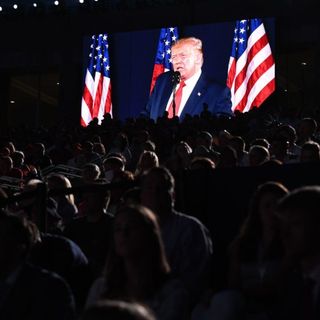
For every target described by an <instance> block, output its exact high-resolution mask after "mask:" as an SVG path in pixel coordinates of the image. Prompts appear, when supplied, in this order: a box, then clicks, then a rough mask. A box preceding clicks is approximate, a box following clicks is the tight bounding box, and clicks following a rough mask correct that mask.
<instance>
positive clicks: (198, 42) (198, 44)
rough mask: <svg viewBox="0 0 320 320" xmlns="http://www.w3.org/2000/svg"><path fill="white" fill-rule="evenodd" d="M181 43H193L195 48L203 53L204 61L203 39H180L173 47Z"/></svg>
mask: <svg viewBox="0 0 320 320" xmlns="http://www.w3.org/2000/svg"><path fill="white" fill-rule="evenodd" d="M181 45H191V46H192V47H193V48H194V49H195V50H197V51H198V52H199V53H200V54H201V60H202V61H201V62H202V63H203V51H202V41H201V40H200V39H198V38H196V37H188V38H181V39H178V40H177V41H176V42H175V43H174V44H173V45H172V48H174V47H176V46H181Z"/></svg>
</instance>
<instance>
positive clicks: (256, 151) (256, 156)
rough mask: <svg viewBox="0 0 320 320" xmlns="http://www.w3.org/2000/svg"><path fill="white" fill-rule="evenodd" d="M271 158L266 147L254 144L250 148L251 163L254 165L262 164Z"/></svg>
mask: <svg viewBox="0 0 320 320" xmlns="http://www.w3.org/2000/svg"><path fill="white" fill-rule="evenodd" d="M268 160H270V153H269V150H268V149H267V148H266V147H263V146H260V145H253V146H252V147H251V148H250V150H249V164H250V166H252V167H256V166H260V165H261V164H263V163H264V162H266V161H268Z"/></svg>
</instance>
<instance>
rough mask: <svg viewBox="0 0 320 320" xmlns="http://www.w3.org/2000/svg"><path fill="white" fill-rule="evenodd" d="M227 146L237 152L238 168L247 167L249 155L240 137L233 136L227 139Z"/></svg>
mask: <svg viewBox="0 0 320 320" xmlns="http://www.w3.org/2000/svg"><path fill="white" fill-rule="evenodd" d="M228 145H229V146H231V147H232V148H233V149H234V150H235V151H236V152H237V159H238V160H237V162H238V166H239V167H247V166H249V153H248V151H246V143H245V141H244V139H243V138H242V137H241V136H233V137H231V138H230V139H229V142H228Z"/></svg>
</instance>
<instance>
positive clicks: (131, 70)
mask: <svg viewBox="0 0 320 320" xmlns="http://www.w3.org/2000/svg"><path fill="white" fill-rule="evenodd" d="M263 22H264V25H265V29H266V32H267V35H268V38H269V42H270V45H271V49H272V52H273V55H274V56H275V19H274V18H265V19H263ZM163 27H174V26H163ZM177 27H178V32H179V38H182V37H187V36H194V37H198V38H200V39H201V40H202V43H203V51H204V65H203V70H204V71H205V72H206V73H207V74H208V75H209V76H211V78H213V79H215V80H216V81H218V82H221V83H224V84H225V82H226V78H227V69H228V62H229V57H230V53H231V48H232V42H233V33H234V28H235V21H230V22H223V23H214V24H205V25H192V26H177ZM101 33H108V30H107V27H106V30H101ZM159 34H160V29H152V30H142V31H130V32H119V33H117V32H115V33H108V35H109V55H110V66H111V68H110V72H111V74H110V76H111V84H112V103H113V116H114V117H115V118H117V119H120V120H125V119H126V118H128V117H137V116H139V114H140V112H141V111H142V110H143V109H144V107H145V105H146V103H147V100H148V96H149V90H150V84H151V78H152V71H153V66H154V61H155V57H156V50H157V46H158V40H159ZM90 40H91V35H88V36H86V37H85V38H84V55H83V85H84V78H85V70H86V66H87V62H88V61H87V60H88V55H89V47H90ZM79 108H81V106H79Z"/></svg>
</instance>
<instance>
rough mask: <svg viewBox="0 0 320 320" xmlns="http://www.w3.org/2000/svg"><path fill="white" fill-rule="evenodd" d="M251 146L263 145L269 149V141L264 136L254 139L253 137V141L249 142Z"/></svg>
mask: <svg viewBox="0 0 320 320" xmlns="http://www.w3.org/2000/svg"><path fill="white" fill-rule="evenodd" d="M252 146H262V147H265V148H267V149H268V150H269V148H270V143H269V141H268V140H267V139H265V138H256V139H253V141H252V142H251V144H250V147H252Z"/></svg>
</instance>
